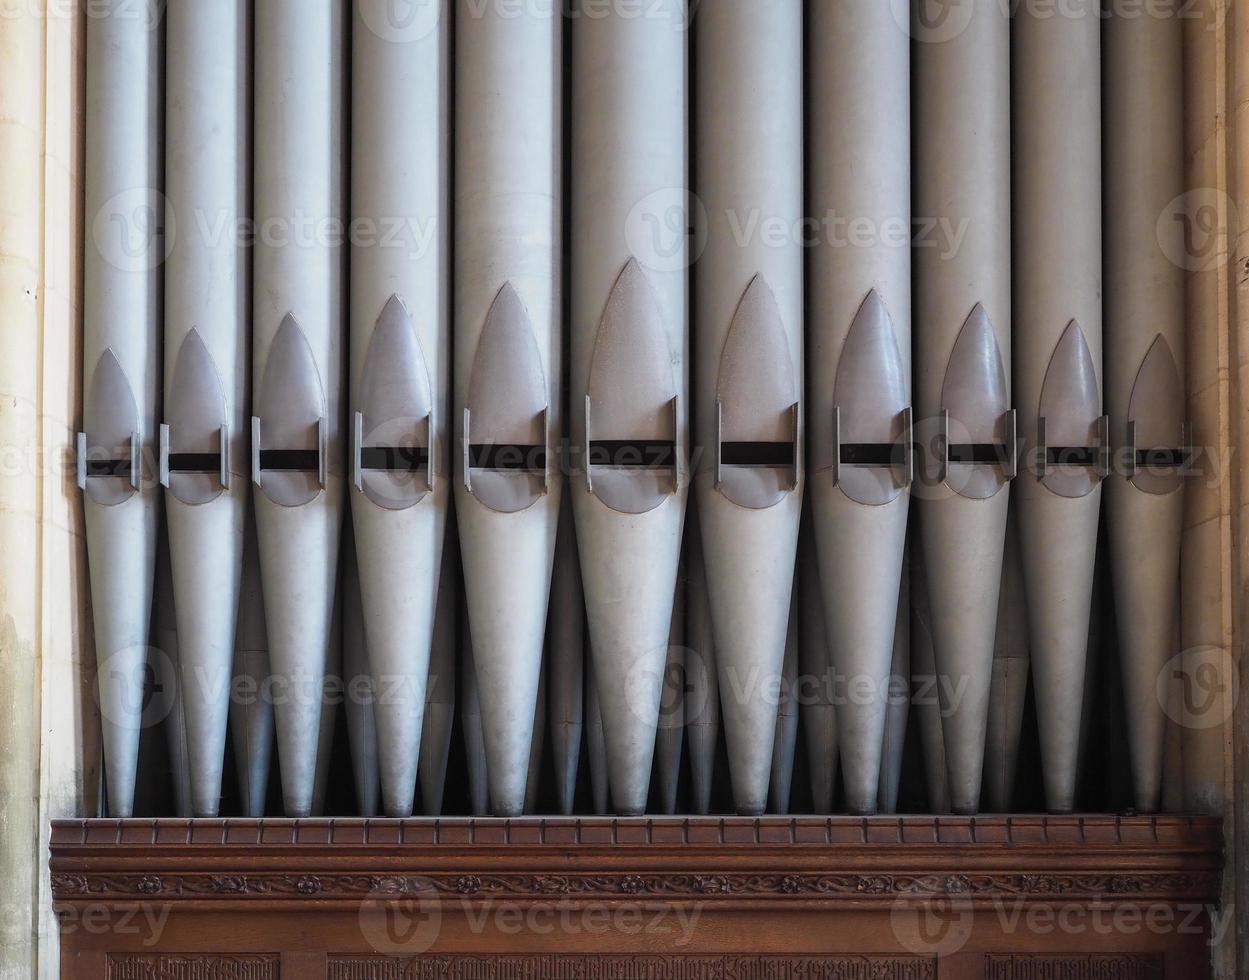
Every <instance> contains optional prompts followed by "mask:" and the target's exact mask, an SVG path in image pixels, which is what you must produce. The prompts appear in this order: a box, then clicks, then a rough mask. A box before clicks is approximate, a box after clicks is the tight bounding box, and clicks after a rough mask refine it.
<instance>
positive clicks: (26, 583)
mask: <svg viewBox="0 0 1249 980" xmlns="http://www.w3.org/2000/svg"><path fill="white" fill-rule="evenodd" d="M42 88H43V25H42V21H41V20H40V19H39V18H37V17H34V16H17V17H2V18H0V174H2V175H3V179H2V180H0V324H3V329H0V702H2V703H3V705H4V707H3V709H0V747H2V748H3V751H0V980H25V978H27V977H29V976H31V975H32V972H33V969H34V966H35V964H36V962H37V944H36V942H35V935H36V931H37V929H36V924H35V922H36V916H35V913H34V910H33V906H34V905H35V902H36V887H37V884H36V883H37V881H38V866H39V865H38V854H37V843H36V842H37V841H38V838H39V834H38V831H37V823H36V815H37V808H36V806H35V805H34V803H35V799H36V796H37V794H38V787H39V748H38V740H37V739H36V738H32V735H33V734H34V733H35V732H37V731H38V730H39V727H38V718H39V709H38V684H37V680H36V666H35V664H36V659H35V658H36V649H37V644H38V640H39V589H38V581H37V579H36V577H35V576H34V575H32V574H31V570H32V569H34V568H36V567H37V563H38V515H37V508H38V493H37V489H38V481H37V476H36V473H37V450H38V441H39V436H38V424H37V407H36V405H37V399H38V388H37V383H36V382H37V377H38V372H37V367H38V350H39V301H40V295H39V274H40V266H41V255H40V243H41V235H40V224H41V213H40V196H41V189H42V179H41V168H40V157H41V155H42V147H43V120H42V118H41V109H42V105H43V98H42Z"/></svg>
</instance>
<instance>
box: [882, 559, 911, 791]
mask: <svg viewBox="0 0 1249 980" xmlns="http://www.w3.org/2000/svg"><path fill="white" fill-rule="evenodd" d="M908 548H909V546H908ZM908 565H909V562H907V561H905V560H904V561H903V564H902V582H901V586H900V588H899V589H898V613H897V617H898V618H897V622H896V625H895V626H894V630H893V662H892V663H891V664H890V667H889V704H888V707H887V708H886V711H885V743H884V747H883V748H882V750H881V753H880V790H879V792H878V793H877V807H878V810H879V812H881V813H897V812H898V793H899V791H900V790H901V788H902V760H903V756H904V752H905V749H906V727H907V723H908V722H909V721H910V715H911V573H910V568H909V567H908Z"/></svg>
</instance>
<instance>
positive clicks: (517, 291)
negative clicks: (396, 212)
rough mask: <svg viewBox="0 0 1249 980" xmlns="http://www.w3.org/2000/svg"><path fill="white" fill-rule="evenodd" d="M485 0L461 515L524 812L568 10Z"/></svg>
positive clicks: (462, 393) (492, 691) (505, 792)
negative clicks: (558, 12) (517, 7)
mask: <svg viewBox="0 0 1249 980" xmlns="http://www.w3.org/2000/svg"><path fill="white" fill-rule="evenodd" d="M473 6H474V4H472V3H471V0H461V3H460V4H459V5H458V9H459V10H460V13H461V16H460V17H459V19H458V28H457V31H456V129H455V132H456V201H455V221H456V235H455V251H456V275H455V366H454V379H455V381H454V386H455V399H454V416H453V417H454V420H455V422H454V428H455V441H456V445H457V449H458V450H459V451H457V452H456V453H455V456H454V459H455V471H456V477H455V500H456V520H457V525H458V528H459V535H460V548H461V554H462V562H463V567H464V588H465V595H466V597H467V600H468V617H469V621H470V623H471V626H472V631H473V654H474V657H475V661H476V664H477V677H478V683H479V691H480V697H481V714H482V724H483V726H484V736H485V740H486V760H487V766H488V768H489V771H490V801H491V810H492V811H493V812H494V813H495V814H497V815H499V816H518V815H519V814H520V813H521V812H522V811H523V809H524V804H525V783H526V772H527V769H528V759H529V755H530V743H531V742H532V741H534V739H535V737H536V738H537V739H539V740H540V739H541V735H542V733H541V732H538V733H536V735H535V732H534V730H533V727H532V725H533V719H534V706H535V702H536V699H537V694H538V679H539V675H540V674H541V671H542V649H543V640H544V638H545V631H546V623H547V603H548V599H549V596H550V588H551V570H552V563H553V561H554V553H555V536H556V530H557V528H558V524H559V514H560V498H561V496H562V493H563V487H564V481H563V480H562V479H561V478H560V473H559V470H558V463H559V460H558V459H557V458H556V452H555V450H556V443H557V442H558V439H559V437H560V434H561V433H562V431H563V430H562V418H563V413H562V411H561V404H562V399H561V395H560V378H561V373H562V367H561V330H560V325H561V324H560V309H561V283H560V247H561V242H560V238H561V206H560V204H561V169H562V163H561V143H560V136H561V132H562V130H561V115H562V109H561V87H562V84H561V83H562V70H561V60H560V59H561V55H562V45H561V33H562V32H561V20H562V18H561V17H559V16H552V14H551V12H550V11H542V10H539V9H537V8H535V7H532V6H530V7H526V8H524V9H523V10H521V11H520V14H519V16H513V15H512V13H511V12H509V11H508V10H506V9H505V8H503V7H501V6H499V5H496V4H490V5H488V6H487V7H486V8H484V9H483V10H482V11H480V12H475V11H473V10H472V9H471V8H472V7H473ZM539 6H540V5H539ZM399 108H400V110H401V111H403V107H399Z"/></svg>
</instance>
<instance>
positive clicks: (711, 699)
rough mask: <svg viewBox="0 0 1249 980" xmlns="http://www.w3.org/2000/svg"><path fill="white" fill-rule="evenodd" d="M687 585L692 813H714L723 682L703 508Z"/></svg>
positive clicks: (693, 530)
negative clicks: (701, 528) (710, 597)
mask: <svg viewBox="0 0 1249 980" xmlns="http://www.w3.org/2000/svg"><path fill="white" fill-rule="evenodd" d="M687 548H688V557H687V559H686V560H687V563H688V565H687V567H688V574H689V578H688V580H687V582H686V587H685V648H686V649H685V736H686V742H687V743H688V745H689V760H690V778H689V788H690V797H689V799H690V804H689V808H690V812H691V813H695V814H699V815H705V814H707V813H710V812H711V792H712V789H713V786H714V781H715V773H716V752H717V749H718V748H719V744H720V684H719V673H718V672H717V670H716V648H715V639H714V635H713V631H712V628H711V603H710V602H709V601H708V597H707V570H706V566H705V563H704V561H703V547H702V535H701V534H700V532H699V527H698V515H697V510H691V511H690V519H689V529H688V543H687Z"/></svg>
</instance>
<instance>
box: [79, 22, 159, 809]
mask: <svg viewBox="0 0 1249 980" xmlns="http://www.w3.org/2000/svg"><path fill="white" fill-rule="evenodd" d="M98 7H99V9H97V10H96V11H95V14H96V15H95V16H92V17H89V18H87V25H86V48H87V52H86V61H87V82H86V88H85V99H86V102H85V107H84V117H85V119H84V125H85V130H86V133H85V142H86V147H87V149H86V159H85V163H84V175H83V185H84V186H83V213H84V215H85V222H86V224H87V226H88V228H89V231H88V233H87V235H86V242H85V248H84V251H83V297H82V302H83V336H82V353H83V430H84V431H83V432H81V433H79V434H78V446H77V449H78V452H77V466H78V486H79V488H80V489H81V490H83V492H84V498H83V511H84V515H85V519H86V533H87V561H88V567H89V569H90V575H91V600H92V601H91V609H92V619H93V621H94V625H95V647H96V662H97V666H98V670H97V676H98V683H99V692H100V716H101V719H100V724H101V736H102V741H103V745H104V767H105V774H106V779H107V787H108V812H109V815H110V816H114V817H129V816H131V815H132V813H133V810H134V792H135V779H136V775H137V771H136V770H137V765H138V758H139V730H140V726H141V724H142V712H143V683H144V670H145V664H146V660H147V647H148V637H149V631H150V628H151V614H152V581H153V579H152V576H153V570H154V566H155V561H156V534H157V522H158V518H159V514H160V497H159V484H158V483H157V482H156V473H155V472H154V471H153V468H152V467H151V466H150V465H149V463H150V460H151V459H152V458H153V456H154V451H155V448H156V420H157V416H158V405H159V400H160V387H161V386H160V382H159V373H158V372H159V367H158V365H159V363H160V334H161V331H160V320H159V316H160V314H159V302H160V273H159V266H160V263H161V260H162V259H163V258H164V241H165V240H164V233H163V231H162V229H163V227H164V219H165V214H164V213H163V205H162V203H161V198H160V184H161V170H162V168H161V147H160V116H161V112H160V106H161V98H160V63H161V47H162V33H161V24H160V23H159V22H157V23H149V22H148V19H147V18H145V17H143V16H138V15H136V12H135V11H134V10H133V9H127V8H128V7H130V5H129V4H128V3H127V2H126V0H105V2H104V4H102V5H98Z"/></svg>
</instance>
